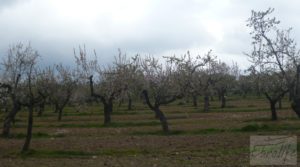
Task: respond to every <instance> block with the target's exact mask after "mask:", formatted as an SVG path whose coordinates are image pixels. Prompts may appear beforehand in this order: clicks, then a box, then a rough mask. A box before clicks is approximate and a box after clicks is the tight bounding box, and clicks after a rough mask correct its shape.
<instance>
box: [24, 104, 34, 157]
mask: <svg viewBox="0 0 300 167" xmlns="http://www.w3.org/2000/svg"><path fill="white" fill-rule="evenodd" d="M28 109H29V114H28V125H27V134H26V140H25V143H24V145H23V148H22V152H26V151H28V150H29V145H30V141H31V136H32V124H33V106H30V107H28Z"/></svg>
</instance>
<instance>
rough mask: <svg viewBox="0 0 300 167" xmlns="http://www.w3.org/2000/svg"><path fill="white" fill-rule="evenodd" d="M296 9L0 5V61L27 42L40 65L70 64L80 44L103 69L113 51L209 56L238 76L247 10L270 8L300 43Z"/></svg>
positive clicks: (239, 3)
mask: <svg viewBox="0 0 300 167" xmlns="http://www.w3.org/2000/svg"><path fill="white" fill-rule="evenodd" d="M299 6H300V1H299V0H126V1H125V0H0V39H1V40H0V56H4V55H6V53H7V49H8V47H9V46H10V45H13V44H16V43H19V42H22V43H25V44H26V43H29V42H30V43H31V45H32V47H33V48H35V49H36V50H38V52H39V53H40V55H41V56H42V60H41V61H42V62H43V64H45V65H47V64H53V63H63V64H67V65H71V64H72V63H74V55H73V49H74V48H75V49H77V48H78V47H79V46H80V45H81V46H83V45H85V46H86V49H87V51H88V53H89V54H92V53H93V50H94V49H95V50H96V52H97V56H98V58H99V61H100V63H103V64H105V63H109V62H112V61H113V57H114V56H116V55H117V54H118V48H120V49H121V50H122V52H123V53H126V54H127V55H129V56H133V55H135V54H141V55H153V56H158V57H162V56H172V55H174V54H175V55H177V56H181V55H183V54H185V53H186V52H187V51H188V50H189V51H190V52H191V54H192V55H195V56H196V55H198V54H200V55H203V54H205V53H207V52H208V51H209V50H210V49H212V50H213V53H214V55H216V56H218V58H220V59H221V60H222V61H225V62H227V63H229V64H230V63H232V62H237V63H238V64H239V65H240V67H241V69H246V68H247V67H248V66H249V65H250V63H249V62H248V60H247V56H245V55H244V54H243V53H244V52H246V53H249V52H250V51H251V36H250V34H249V32H250V30H249V28H247V26H246V24H247V23H246V20H247V19H248V18H249V17H250V15H251V10H256V11H257V10H266V9H268V8H269V7H272V8H275V11H274V13H273V16H276V17H277V19H279V20H281V26H282V27H283V28H289V27H293V31H292V36H293V37H294V39H295V40H296V41H300V22H299V18H298V17H299V16H300V10H299V9H298V7H299Z"/></svg>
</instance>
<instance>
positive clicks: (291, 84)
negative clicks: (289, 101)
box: [247, 8, 300, 120]
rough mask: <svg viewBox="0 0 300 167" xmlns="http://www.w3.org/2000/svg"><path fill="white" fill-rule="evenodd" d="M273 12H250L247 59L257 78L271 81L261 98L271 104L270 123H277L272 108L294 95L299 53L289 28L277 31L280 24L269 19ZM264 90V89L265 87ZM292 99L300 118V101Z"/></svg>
mask: <svg viewBox="0 0 300 167" xmlns="http://www.w3.org/2000/svg"><path fill="white" fill-rule="evenodd" d="M273 11H274V9H271V8H269V9H268V10H266V11H260V12H256V11H252V15H251V17H250V18H249V19H248V24H247V26H248V27H250V28H251V29H252V32H251V35H252V39H253V42H252V45H253V51H252V53H251V54H248V56H249V57H250V58H251V62H252V63H253V68H255V71H257V73H259V74H260V76H262V77H265V78H269V79H270V80H268V81H269V82H271V81H272V83H270V84H271V89H269V88H267V89H264V90H263V91H264V94H265V96H266V98H267V99H268V100H269V102H270V106H271V110H272V120H276V119H277V117H276V116H275V114H274V113H276V112H275V111H274V110H273V109H272V108H274V107H273V106H274V105H275V104H276V103H277V102H278V101H279V100H280V99H281V98H282V97H283V96H284V95H285V94H286V93H287V92H290V93H291V94H294V93H295V92H296V93H297V91H295V90H296V86H295V85H296V75H297V74H296V71H297V67H298V66H299V58H300V55H299V51H297V50H296V43H295V42H294V40H293V39H292V38H291V37H290V32H291V28H289V29H287V30H282V29H279V28H278V25H279V23H280V21H278V20H277V19H276V18H275V17H273V18H270V17H269V15H270V14H272V12H273ZM272 77H274V78H272ZM263 86H266V84H265V83H264V84H263ZM292 96H293V105H292V107H293V109H294V111H295V112H296V114H297V115H298V117H300V110H298V109H300V107H299V106H300V100H299V99H300V98H298V97H300V96H299V95H298V94H296V95H292Z"/></svg>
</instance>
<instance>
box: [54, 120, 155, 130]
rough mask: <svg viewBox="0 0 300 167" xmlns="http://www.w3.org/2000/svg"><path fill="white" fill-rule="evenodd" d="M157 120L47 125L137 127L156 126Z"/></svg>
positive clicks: (62, 126)
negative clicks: (106, 123)
mask: <svg viewBox="0 0 300 167" xmlns="http://www.w3.org/2000/svg"><path fill="white" fill-rule="evenodd" d="M158 125H160V122H159V121H147V122H113V123H110V124H108V125H103V124H101V123H94V124H91V123H89V124H58V125H50V126H49V127H59V128H122V127H139V126H158Z"/></svg>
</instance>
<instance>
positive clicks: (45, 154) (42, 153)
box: [5, 149, 157, 158]
mask: <svg viewBox="0 0 300 167" xmlns="http://www.w3.org/2000/svg"><path fill="white" fill-rule="evenodd" d="M155 152H157V151H155V150H146V149H103V150H101V151H96V152H86V151H65V150H29V151H27V152H25V153H16V152H11V153H9V154H7V155H5V157H11V158H12V157H22V158H33V157H35V158H89V157H92V156H135V155H146V154H150V153H155Z"/></svg>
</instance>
